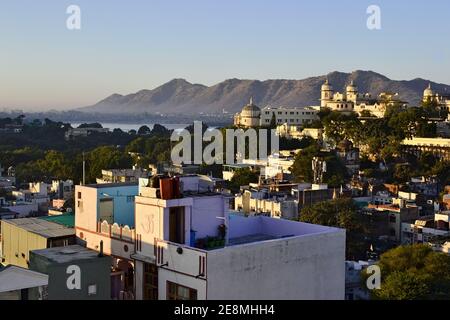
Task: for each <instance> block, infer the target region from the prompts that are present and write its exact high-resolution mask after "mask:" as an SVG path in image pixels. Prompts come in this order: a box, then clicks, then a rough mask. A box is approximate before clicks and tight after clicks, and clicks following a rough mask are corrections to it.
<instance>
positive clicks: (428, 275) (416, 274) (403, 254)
mask: <svg viewBox="0 0 450 320" xmlns="http://www.w3.org/2000/svg"><path fill="white" fill-rule="evenodd" d="M379 266H380V269H381V281H382V282H381V289H380V290H374V291H373V292H372V295H373V298H375V299H383V300H423V299H427V300H436V299H439V300H440V299H445V300H448V299H450V257H449V256H448V255H446V254H443V253H439V252H434V251H433V250H432V249H431V248H430V247H429V246H425V245H411V246H401V247H397V248H395V249H392V250H390V251H388V252H386V253H384V254H383V255H381V259H380V262H379Z"/></svg>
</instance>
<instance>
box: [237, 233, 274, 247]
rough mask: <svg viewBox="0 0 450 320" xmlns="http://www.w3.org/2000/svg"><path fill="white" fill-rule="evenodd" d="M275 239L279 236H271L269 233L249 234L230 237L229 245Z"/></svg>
mask: <svg viewBox="0 0 450 320" xmlns="http://www.w3.org/2000/svg"><path fill="white" fill-rule="evenodd" d="M273 239H277V237H274V236H271V235H269V234H264V233H256V234H249V235H246V236H242V237H237V238H232V239H229V240H228V245H229V246H236V245H240V244H246V243H252V242H259V241H267V240H273Z"/></svg>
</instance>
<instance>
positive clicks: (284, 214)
mask: <svg viewBox="0 0 450 320" xmlns="http://www.w3.org/2000/svg"><path fill="white" fill-rule="evenodd" d="M234 210H236V211H239V212H243V213H244V214H246V215H251V216H258V215H263V216H268V217H271V218H278V219H279V218H282V219H298V212H299V209H298V200H297V199H296V198H294V197H292V196H290V195H288V194H286V193H270V192H269V190H267V189H261V190H253V189H252V190H245V191H244V192H243V193H242V194H240V195H237V196H236V197H235V199H234Z"/></svg>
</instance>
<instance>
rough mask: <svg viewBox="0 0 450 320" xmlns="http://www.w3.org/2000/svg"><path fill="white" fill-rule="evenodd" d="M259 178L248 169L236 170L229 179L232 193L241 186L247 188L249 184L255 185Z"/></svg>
mask: <svg viewBox="0 0 450 320" xmlns="http://www.w3.org/2000/svg"><path fill="white" fill-rule="evenodd" d="M258 179H259V176H258V174H257V173H256V172H254V171H252V170H251V169H250V168H242V169H238V170H236V172H235V173H234V175H233V178H231V181H230V186H231V189H232V190H233V191H237V190H239V188H240V187H241V186H248V185H249V184H250V183H257V182H258Z"/></svg>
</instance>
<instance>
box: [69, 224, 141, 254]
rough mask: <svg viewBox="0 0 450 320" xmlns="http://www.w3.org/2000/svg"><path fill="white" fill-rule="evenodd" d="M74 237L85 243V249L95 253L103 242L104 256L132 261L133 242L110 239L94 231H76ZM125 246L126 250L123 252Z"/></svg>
mask: <svg viewBox="0 0 450 320" xmlns="http://www.w3.org/2000/svg"><path fill="white" fill-rule="evenodd" d="M76 235H77V237H78V238H80V239H82V240H83V241H84V242H85V243H86V247H87V248H89V249H92V250H95V251H100V241H103V252H104V253H105V254H106V255H113V256H116V257H121V258H124V259H128V260H132V258H131V254H133V253H134V247H135V244H134V241H133V242H125V241H121V240H119V239H115V238H110V237H109V235H107V234H101V233H96V232H95V231H86V230H81V229H79V228H77V229H76ZM125 246H127V247H128V250H127V251H126V250H125Z"/></svg>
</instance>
